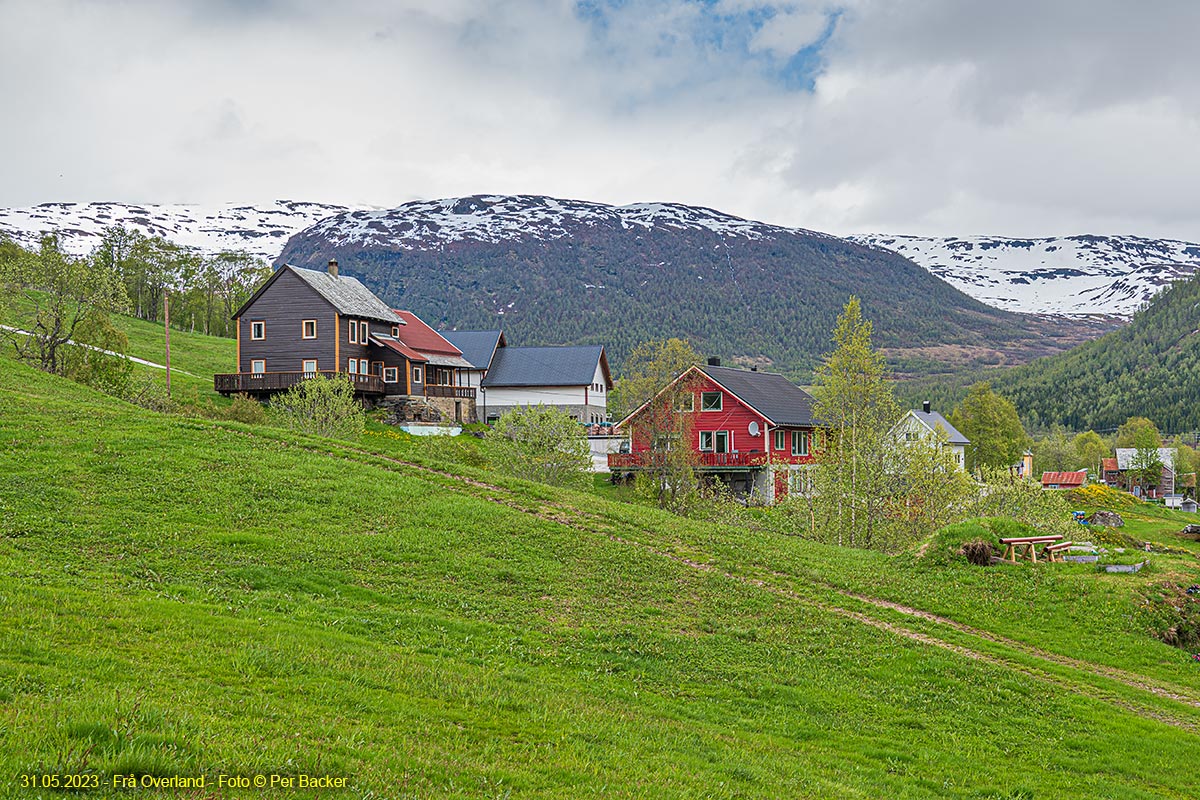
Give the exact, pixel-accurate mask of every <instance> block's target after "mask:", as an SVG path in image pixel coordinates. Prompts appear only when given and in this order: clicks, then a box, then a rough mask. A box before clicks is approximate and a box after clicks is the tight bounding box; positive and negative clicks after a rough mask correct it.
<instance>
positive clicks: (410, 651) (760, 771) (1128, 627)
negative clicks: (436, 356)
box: [0, 335, 1200, 798]
mask: <svg viewBox="0 0 1200 800" xmlns="http://www.w3.org/2000/svg"><path fill="white" fill-rule="evenodd" d="M173 339H174V335H173ZM230 352H232V349H230ZM204 359H212V361H211V362H204ZM215 360H216V355H215V351H214V353H212V354H209V355H207V356H204V357H203V358H202V357H201V356H195V357H194V361H192V362H190V363H213V362H215ZM185 361H186V357H185ZM438 444H439V443H438V442H431V441H427V440H422V441H416V440H415V438H413V437H406V436H388V435H385V434H384V432H381V431H380V430H379V429H378V428H374V427H373V428H372V432H369V433H368V434H367V435H365V436H364V437H363V438H362V440H361V441H360V442H356V443H336V442H330V441H325V440H317V439H308V438H304V437H294V436H292V435H290V434H286V433H284V432H282V431H278V430H275V429H271V428H254V427H248V426H242V425H237V424H234V423H212V422H207V421H200V420H193V419H185V418H177V417H164V416H158V415H155V414H153V413H151V412H147V411H144V410H141V409H138V408H135V407H133V406H129V405H127V404H124V403H121V402H118V401H115V400H111V399H109V398H105V397H103V396H100V395H97V394H96V393H94V392H91V391H90V390H88V389H86V388H84V387H80V386H76V385H74V384H71V383H68V382H65V381H61V380H59V379H55V378H52V377H49V376H45V375H42V374H40V373H37V372H34V371H32V370H30V369H28V368H26V367H23V366H21V365H18V364H15V363H13V362H11V361H9V360H3V359H0V575H2V578H0V619H2V620H3V623H2V624H0V797H27V796H38V795H39V794H40V795H41V796H52V794H53V793H50V792H46V791H41V792H37V791H34V790H29V789H22V788H21V787H20V780H19V777H18V776H19V775H20V774H22V773H28V772H31V771H32V772H36V773H52V774H59V775H65V774H69V773H74V772H80V771H82V772H87V773H90V774H95V775H97V776H98V780H99V781H100V782H101V783H102V785H103V786H111V776H112V775H113V774H114V773H118V774H127V773H138V774H141V773H149V774H155V775H182V776H193V775H197V774H205V775H207V776H209V780H210V781H212V780H215V779H216V776H217V775H218V774H220V773H225V774H235V775H254V774H259V773H263V774H270V773H279V774H284V775H297V774H301V773H304V774H309V773H312V774H324V773H332V774H335V775H341V776H345V777H346V778H347V779H348V780H349V783H350V787H351V788H350V790H349V791H347V792H346V796H353V797H447V796H449V797H508V796H511V797H530V796H533V797H563V798H568V797H570V798H573V797H580V796H583V797H592V796H594V797H612V796H617V797H698V796H703V797H831V796H832V797H870V798H874V797H900V798H907V797H964V796H965V797H981V798H982V797H992V798H1017V797H1055V798H1058V797H1112V798H1142V797H1164V796H1165V797H1180V798H1183V797H1194V796H1195V795H1196V794H1197V792H1198V791H1200V777H1198V776H1197V775H1196V772H1195V770H1194V769H1193V768H1192V766H1191V765H1192V762H1193V761H1194V757H1195V756H1194V754H1195V752H1196V748H1197V746H1198V745H1200V736H1198V735H1197V733H1198V731H1200V665H1195V664H1192V663H1191V662H1189V661H1188V659H1187V654H1186V653H1184V652H1183V651H1181V650H1178V649H1175V648H1171V647H1168V646H1166V645H1164V644H1161V643H1160V642H1158V641H1156V640H1155V639H1153V638H1152V637H1151V636H1150V635H1148V633H1147V630H1146V629H1145V626H1146V622H1145V620H1144V619H1142V618H1141V617H1140V616H1139V615H1140V611H1139V606H1138V605H1137V603H1138V598H1139V597H1140V592H1142V591H1144V590H1145V589H1146V588H1147V587H1149V586H1151V585H1153V583H1154V582H1155V581H1162V580H1164V579H1166V577H1167V576H1168V575H1173V574H1176V573H1178V574H1179V575H1180V576H1181V577H1182V576H1187V575H1190V576H1193V579H1194V578H1195V576H1197V575H1200V570H1197V564H1196V562H1195V559H1194V558H1193V557H1192V556H1190V555H1170V554H1167V555H1163V556H1162V560H1161V562H1159V563H1156V564H1155V566H1154V567H1153V568H1152V569H1148V570H1147V571H1144V572H1143V573H1139V574H1137V575H1132V576H1107V575H1098V574H1096V573H1095V572H1093V571H1089V570H1087V569H1083V568H1078V567H1070V566H1064V567H1062V568H1060V566H1059V565H1055V566H1053V567H1049V566H1046V567H1045V568H1042V567H1039V568H1032V567H1024V566H1022V567H1011V568H1010V567H1002V568H991V569H980V568H973V567H969V566H966V565H965V564H961V565H960V564H949V565H943V566H930V565H929V564H926V563H923V562H922V561H920V560H918V559H916V558H915V557H913V556H899V557H887V556H883V555H879V554H875V553H863V552H856V551H846V550H838V549H837V548H832V547H825V546H821V545H816V544H812V543H809V542H806V541H804V540H802V539H799V538H796V537H785V536H779V535H775V534H767V533H764V532H761V531H752V530H745V529H738V528H729V527H718V526H713V525H708V524H703V523H697V522H692V521H688V520H683V519H679V518H676V517H671V516H669V515H665V514H662V513H660V512H657V511H655V510H653V509H649V508H645V507H643V506H639V505H634V504H627V503H619V502H613V501H612V500H610V499H607V498H603V497H597V496H596V495H594V494H576V493H571V492H566V491H560V490H557V489H552V488H549V487H545V486H538V485H532V484H527V483H523V482H521V481H517V480H514V479H511V478H508V477H506V476H504V475H503V473H502V471H497V472H492V471H489V470H488V468H487V457H486V449H485V448H477V447H474V446H473V445H471V444H470V443H457V444H453V445H451V446H452V447H461V448H473V449H472V450H464V451H463V452H451V451H446V450H439V448H438V447H437V445H438ZM442 444H445V443H442ZM446 453H449V455H446ZM472 453H474V455H472ZM464 454H465V455H464ZM472 462H474V464H472ZM884 601H890V602H892V603H893V604H894V605H893V606H888V605H885V604H884ZM909 607H911V608H909ZM914 610H920V611H923V612H926V616H923V617H922V616H915V615H914V614H913V613H911V612H912V611H914ZM936 615H940V616H936ZM92 794H93V795H95V796H106V795H112V796H118V795H119V796H128V794H130V793H129V792H123V791H117V790H113V789H101V790H98V791H94V792H92ZM152 794H157V793H154V792H146V793H144V795H143V796H149V795H152ZM287 794H288V796H297V797H308V796H322V797H327V796H332V794H336V793H332V794H331V792H329V791H321V792H313V791H295V792H288V793H287ZM189 796H191V795H189ZM194 796H202V797H209V796H212V797H225V796H231V797H241V796H244V797H252V796H253V797H259V796H262V792H261V791H260V790H256V789H253V788H249V789H242V790H237V789H234V790H223V789H222V790H211V789H210V790H209V791H208V792H206V793H202V794H201V793H198V794H196V795H194Z"/></svg>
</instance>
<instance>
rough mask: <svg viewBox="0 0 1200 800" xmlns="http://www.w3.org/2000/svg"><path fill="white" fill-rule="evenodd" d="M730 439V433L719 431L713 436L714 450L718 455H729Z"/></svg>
mask: <svg viewBox="0 0 1200 800" xmlns="http://www.w3.org/2000/svg"><path fill="white" fill-rule="evenodd" d="M729 439H730V436H729V431H717V432H716V433H714V434H713V449H714V450H716V451H717V452H718V453H728V452H729Z"/></svg>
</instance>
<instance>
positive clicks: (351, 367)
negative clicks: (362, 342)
mask: <svg viewBox="0 0 1200 800" xmlns="http://www.w3.org/2000/svg"><path fill="white" fill-rule="evenodd" d="M346 372H349V373H350V374H351V375H357V374H358V359H357V358H352V359H350V360H349V361H348V362H346Z"/></svg>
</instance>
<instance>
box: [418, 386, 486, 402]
mask: <svg viewBox="0 0 1200 800" xmlns="http://www.w3.org/2000/svg"><path fill="white" fill-rule="evenodd" d="M425 396H426V397H457V398H461V399H463V400H474V399H475V388H474V387H473V386H441V385H438V384H429V385H427V386H426V387H425Z"/></svg>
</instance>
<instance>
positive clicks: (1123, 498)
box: [1066, 483, 1140, 508]
mask: <svg viewBox="0 0 1200 800" xmlns="http://www.w3.org/2000/svg"><path fill="white" fill-rule="evenodd" d="M1066 496H1067V500H1069V501H1070V502H1072V503H1075V504H1076V505H1081V506H1095V507H1098V508H1128V507H1130V506H1133V505H1137V504H1138V503H1139V502H1140V501H1139V500H1138V499H1137V498H1136V497H1134V496H1133V495H1131V494H1130V493H1129V492H1123V491H1121V490H1120V489H1114V488H1113V487H1111V486H1105V485H1104V484H1102V483H1092V484H1088V485H1087V486H1082V487H1080V488H1078V489H1072V490H1070V491H1069V492H1067V493H1066Z"/></svg>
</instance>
